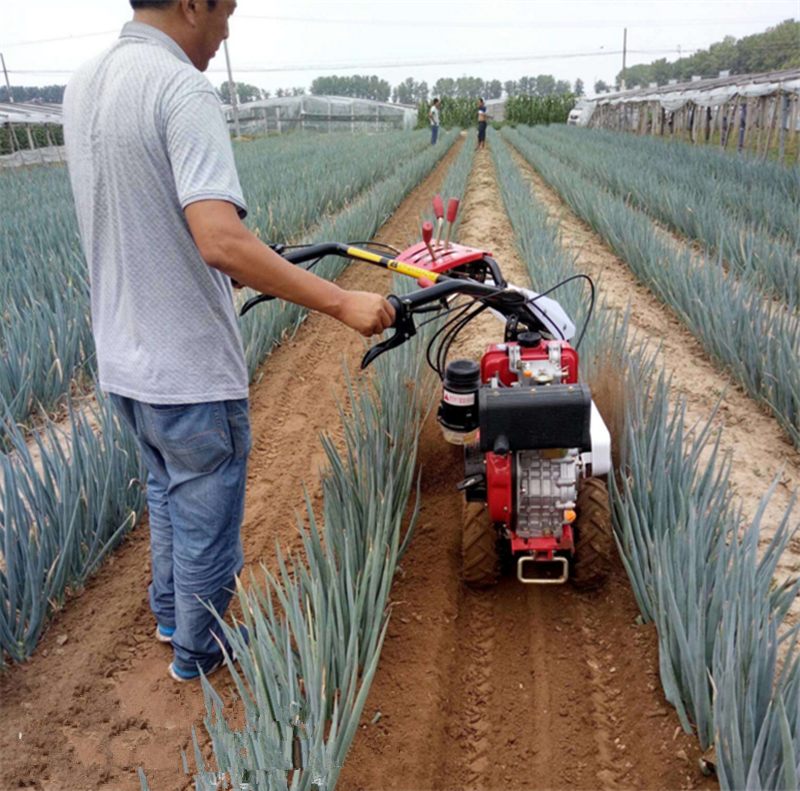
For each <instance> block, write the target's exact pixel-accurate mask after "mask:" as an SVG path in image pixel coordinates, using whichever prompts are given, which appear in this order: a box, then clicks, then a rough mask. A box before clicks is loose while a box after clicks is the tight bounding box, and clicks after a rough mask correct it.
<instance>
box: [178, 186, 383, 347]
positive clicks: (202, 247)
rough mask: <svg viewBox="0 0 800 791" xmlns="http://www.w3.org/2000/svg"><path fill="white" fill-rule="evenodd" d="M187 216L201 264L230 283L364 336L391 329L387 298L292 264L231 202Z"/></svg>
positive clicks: (203, 205)
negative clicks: (320, 315) (315, 313)
mask: <svg viewBox="0 0 800 791" xmlns="http://www.w3.org/2000/svg"><path fill="white" fill-rule="evenodd" d="M185 213H186V219H187V221H188V223H189V228H190V230H191V232H192V236H193V237H194V240H195V244H196V245H197V249H198V250H199V251H200V255H201V256H202V257H203V260H204V261H205V262H206V263H207V264H208V265H209V266H212V267H214V268H215V269H218V270H220V271H221V272H224V273H225V274H226V275H228V276H229V277H230V278H231V280H234V281H235V282H237V283H241V284H242V285H244V286H248V287H250V288H252V289H255V290H256V291H260V292H263V293H265V294H271V295H272V296H275V297H279V298H280V299H285V300H287V301H288V302H294V303H295V304H297V305H302V306H303V307H304V308H308V309H309V310H315V311H318V312H320V313H325V314H327V315H328V316H332V317H333V318H335V319H338V320H339V321H341V322H342V323H343V324H346V325H347V326H348V327H351V328H352V329H354V330H357V331H358V332H360V333H361V334H362V335H366V336H370V335H377V334H379V333H381V332H383V331H384V330H385V329H388V328H389V327H391V325H392V322H393V321H394V309H393V308H392V306H391V305H390V304H389V303H388V302H387V301H386V300H385V299H384V298H383V297H381V296H380V295H378V294H372V293H369V292H363V291H345V290H344V289H342V288H339V286H337V285H336V284H335V283H331V282H330V281H328V280H325V279H324V278H321V277H317V276H316V275H314V274H312V273H311V272H307V271H306V270H305V269H302V268H300V267H297V266H295V265H294V264H291V263H289V262H288V261H287V260H286V259H285V258H281V256H279V255H278V254H277V253H276V252H275V251H274V250H272V249H271V248H270V247H268V246H267V245H266V244H264V243H263V242H262V241H261V240H260V239H259V238H258V237H257V236H256V235H255V234H253V233H252V232H251V231H250V230H249V229H248V228H247V226H245V224H244V223H243V222H242V221H241V219H239V214H238V211H237V208H236V206H234V205H233V204H232V203H228V202H227V201H221V200H204V201H198V202H197V203H192V204H190V205H189V206H187V207H186V209H185Z"/></svg>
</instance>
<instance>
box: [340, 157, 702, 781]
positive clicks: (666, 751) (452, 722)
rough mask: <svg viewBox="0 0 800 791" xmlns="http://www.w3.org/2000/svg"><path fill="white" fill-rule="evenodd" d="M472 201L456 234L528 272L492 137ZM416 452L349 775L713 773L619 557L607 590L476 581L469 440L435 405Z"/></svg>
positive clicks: (470, 347)
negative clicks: (465, 500) (407, 532)
mask: <svg viewBox="0 0 800 791" xmlns="http://www.w3.org/2000/svg"><path fill="white" fill-rule="evenodd" d="M463 206H464V208H463V212H464V219H463V222H462V225H461V232H460V239H459V240H460V241H461V242H463V243H465V244H473V245H475V246H482V245H483V244H486V242H487V240H492V241H490V242H489V243H490V245H491V247H492V252H493V253H494V255H495V257H496V258H497V260H498V261H500V262H501V265H502V267H503V272H504V274H505V275H506V277H507V278H508V279H509V281H511V282H514V283H517V284H524V283H526V282H527V277H526V274H525V269H524V265H523V264H522V262H521V261H520V259H519V258H518V256H517V255H516V252H515V250H514V244H513V233H512V230H511V227H510V225H509V222H508V218H507V217H506V215H505V212H504V210H503V207H502V203H501V201H500V195H499V192H498V189H497V184H496V177H495V172H494V167H493V165H492V161H491V154H490V153H489V152H488V151H486V152H479V153H478V154H477V156H476V164H475V168H474V170H473V174H472V177H471V180H470V183H469V186H468V189H467V196H466V199H465V201H464V204H463ZM498 331H502V327H501V325H500V324H499V323H498V322H497V321H496V320H495V319H492V318H490V317H487V318H485V319H484V318H483V317H481V324H479V323H478V322H477V321H476V322H474V323H473V324H472V325H470V327H469V333H468V334H467V332H465V333H464V335H463V342H462V344H461V346H460V348H459V349H458V354H457V356H467V355H475V356H477V355H480V354H481V352H482V350H483V348H484V347H485V346H486V344H487V343H488V342H490V341H491V340H493V339H495V338H497V336H498ZM452 356H453V357H455V356H456V354H454V355H452ZM420 462H421V465H422V471H423V491H422V503H423V506H422V511H421V515H420V523H419V526H418V528H417V533H416V535H415V537H414V540H413V541H412V543H411V546H410V549H409V551H408V554H407V556H406V557H405V558H404V559H403V562H402V567H403V573H402V575H401V576H400V578H399V579H398V580H397V581H396V582H395V587H394V589H393V598H394V600H395V602H396V604H395V607H394V611H393V616H392V624H391V627H390V631H389V639H388V640H387V642H386V645H385V647H384V649H383V654H382V656H381V664H380V667H379V670H378V674H377V676H376V679H375V681H374V683H373V687H372V690H371V692H370V696H369V699H368V701H367V707H366V709H365V712H364V715H363V717H362V722H361V730H360V731H359V734H358V736H357V737H356V740H355V742H354V745H353V749H352V750H351V753H350V756H349V758H348V761H347V763H346V764H345V767H344V771H343V773H342V781H343V782H344V783H345V784H346V787H351V788H355V789H412V788H413V789H437V790H440V789H442V790H443V789H451V788H469V789H511V788H520V789H521V788H527V789H530V788H540V789H552V788H576V789H596V788H603V789H622V788H647V789H660V788H663V789H677V788H691V787H698V786H700V787H714V786H713V783H710V782H709V781H707V780H706V779H705V778H704V777H703V776H702V775H701V774H700V772H699V770H698V768H697V763H696V759H697V757H699V751H698V748H697V746H696V743H695V741H694V739H693V738H691V737H687V736H686V735H685V734H683V732H682V731H681V730H680V727H679V725H678V720H677V716H676V715H675V713H674V711H673V710H672V709H671V707H669V706H668V704H667V703H666V702H665V700H664V697H663V694H662V692H661V686H660V682H659V678H658V650H657V644H656V638H655V632H654V630H653V629H652V627H639V628H637V627H636V626H635V619H636V616H637V614H638V610H637V608H636V605H635V603H634V601H633V597H632V594H631V591H630V587H629V585H628V582H627V580H626V578H625V576H624V573H623V572H622V570H621V569H620V568H615V569H614V572H613V574H612V578H611V580H610V582H609V583H608V584H607V585H606V587H605V589H604V590H603V591H602V592H600V593H598V594H595V595H589V594H584V595H579V594H577V593H576V592H575V591H574V590H573V589H572V588H570V587H569V586H564V587H548V588H539V587H536V586H523V585H520V584H519V583H518V582H516V580H515V579H513V578H510V577H504V578H503V579H502V580H501V582H500V584H499V585H498V586H497V587H496V588H493V589H490V590H487V591H479V592H473V591H470V590H469V589H467V588H465V587H464V586H463V585H462V584H461V583H460V579H459V572H460V563H461V560H460V540H461V518H462V508H461V497H460V495H459V494H458V493H457V492H456V490H455V484H456V483H457V481H458V480H459V479H460V478H461V475H462V468H461V464H462V462H461V453H460V449H458V448H455V447H453V446H449V445H446V444H445V443H444V442H443V440H442V438H441V435H440V432H439V429H438V426H437V425H436V423H435V421H434V420H430V421H429V423H428V425H427V426H426V428H425V431H424V433H423V437H422V442H421V449H420ZM377 712H381V717H380V719H379V720H378V722H377V723H376V724H374V725H373V724H372V720H373V719H374V717H375V716H376V714H377Z"/></svg>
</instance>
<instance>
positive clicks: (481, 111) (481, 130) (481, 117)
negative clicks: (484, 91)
mask: <svg viewBox="0 0 800 791" xmlns="http://www.w3.org/2000/svg"><path fill="white" fill-rule="evenodd" d="M482 148H486V102H484V101H483V99H482V98H481V99H478V150H479V151H480V149H482Z"/></svg>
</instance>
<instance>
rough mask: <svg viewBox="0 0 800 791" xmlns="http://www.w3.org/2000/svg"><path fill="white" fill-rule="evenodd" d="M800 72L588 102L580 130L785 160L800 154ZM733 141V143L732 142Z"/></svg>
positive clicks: (748, 76) (636, 92)
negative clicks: (678, 141) (643, 136)
mask: <svg viewBox="0 0 800 791" xmlns="http://www.w3.org/2000/svg"><path fill="white" fill-rule="evenodd" d="M799 115H800V69H789V70H786V71H779V72H767V73H764V74H745V75H735V76H728V75H725V73H724V72H723V73H722V74H721V76H720V77H717V78H714V79H700V78H699V77H696V78H693V79H692V81H691V82H684V83H675V84H671V85H662V86H658V85H651V86H650V87H648V88H637V89H634V90H629V91H623V92H620V93H613V94H605V95H601V96H597V97H595V98H594V99H590V100H586V101H585V102H584V103H583V106H582V112H581V116H580V118H579V119H578V124H579V125H580V126H588V127H590V128H595V129H611V130H614V131H618V132H632V133H635V134H649V135H659V136H661V137H669V138H672V139H682V140H684V141H685V142H689V143H700V142H704V143H708V142H713V143H714V144H716V145H719V146H720V147H721V148H726V149H731V150H732V149H733V148H734V147H735V148H736V149H737V150H738V151H743V150H745V151H750V152H752V153H755V154H757V155H760V156H764V157H766V155H767V152H768V151H769V150H770V148H771V147H774V148H776V150H777V155H778V157H779V158H780V159H781V160H785V159H787V154H791V155H792V156H793V157H794V158H795V159H796V158H797V157H798V153H799V152H800V146H798V145H797V143H798V139H797V138H798V131H800V130H799V129H798V127H799V126H800V117H799ZM734 141H735V142H734Z"/></svg>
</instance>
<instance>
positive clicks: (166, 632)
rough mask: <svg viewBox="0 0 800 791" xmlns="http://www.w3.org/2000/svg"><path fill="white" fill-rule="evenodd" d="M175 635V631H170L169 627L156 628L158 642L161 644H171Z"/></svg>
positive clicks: (159, 626)
mask: <svg viewBox="0 0 800 791" xmlns="http://www.w3.org/2000/svg"><path fill="white" fill-rule="evenodd" d="M174 634H175V629H174V628H173V629H170V628H169V627H167V626H161V625H160V624H159V625H158V626H156V640H158V642H159V643H171V642H172V636H173V635H174Z"/></svg>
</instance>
